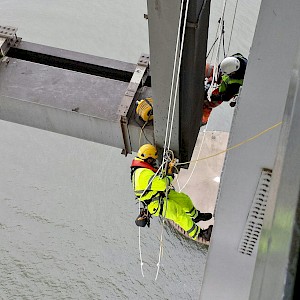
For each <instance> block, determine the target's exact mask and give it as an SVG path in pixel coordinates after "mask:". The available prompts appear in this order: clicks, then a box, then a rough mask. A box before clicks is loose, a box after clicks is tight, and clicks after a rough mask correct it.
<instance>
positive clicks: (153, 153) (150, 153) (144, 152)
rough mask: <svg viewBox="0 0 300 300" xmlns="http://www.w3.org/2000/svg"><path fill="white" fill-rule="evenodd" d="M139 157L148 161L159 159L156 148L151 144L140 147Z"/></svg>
mask: <svg viewBox="0 0 300 300" xmlns="http://www.w3.org/2000/svg"><path fill="white" fill-rule="evenodd" d="M137 157H138V158H140V159H147V158H149V157H151V158H154V159H157V158H158V153H157V149H156V147H155V146H153V145H151V144H145V145H143V146H142V147H140V149H139V151H138V154H137Z"/></svg>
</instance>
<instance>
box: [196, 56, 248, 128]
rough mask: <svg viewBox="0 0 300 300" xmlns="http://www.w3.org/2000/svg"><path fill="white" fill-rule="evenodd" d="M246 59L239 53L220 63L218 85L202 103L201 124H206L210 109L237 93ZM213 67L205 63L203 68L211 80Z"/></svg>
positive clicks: (241, 81) (243, 73) (233, 103)
mask: <svg viewBox="0 0 300 300" xmlns="http://www.w3.org/2000/svg"><path fill="white" fill-rule="evenodd" d="M247 63H248V60H247V59H246V58H245V57H244V56H243V55H242V54H240V53H236V54H233V55H232V56H228V57H226V58H224V59H223V60H222V62H221V64H220V75H221V76H219V78H218V80H217V81H218V83H219V86H218V88H217V89H215V90H214V91H213V92H212V94H211V96H210V101H208V100H207V99H205V100H204V105H203V117H202V124H206V123H207V121H208V118H209V116H210V113H211V111H212V110H213V109H214V108H215V107H217V106H219V105H220V104H221V103H223V102H224V101H225V102H228V101H230V100H231V99H232V98H234V97H236V96H237V95H238V93H239V89H240V87H241V86H242V85H243V83H244V77H245V72H246V67H247ZM212 72H213V68H212V67H211V66H210V65H209V64H207V66H206V70H205V76H206V77H207V78H208V81H210V82H209V83H208V84H207V86H208V87H209V84H211V81H212ZM235 104H236V102H235V101H231V102H230V103H229V105H230V106H231V107H234V106H235Z"/></svg>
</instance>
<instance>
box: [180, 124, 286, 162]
mask: <svg viewBox="0 0 300 300" xmlns="http://www.w3.org/2000/svg"><path fill="white" fill-rule="evenodd" d="M281 124H282V121H281V122H278V123H277V124H275V125H273V126H271V127H269V128H267V129H265V130H263V131H261V132H260V133H258V134H256V135H254V136H252V137H250V138H248V139H246V140H244V141H242V142H240V143H239V144H236V145H234V146H232V147H229V148H227V149H225V150H223V151H220V152H218V153H215V154H212V155H209V156H206V157H202V158H199V159H197V160H191V161H187V162H183V163H178V164H176V165H177V166H179V165H185V164H188V163H192V162H196V161H200V160H205V159H208V158H212V157H215V156H218V155H220V154H223V153H226V152H228V151H230V150H232V149H235V148H238V147H240V146H242V145H244V144H246V143H248V142H250V141H253V140H254V139H256V138H258V137H259V136H261V135H263V134H265V133H267V132H268V131H270V130H272V129H274V128H276V127H277V126H279V125H281Z"/></svg>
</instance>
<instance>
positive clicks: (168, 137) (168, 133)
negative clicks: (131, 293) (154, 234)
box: [155, 0, 189, 280]
mask: <svg viewBox="0 0 300 300" xmlns="http://www.w3.org/2000/svg"><path fill="white" fill-rule="evenodd" d="M188 8H189V0H187V2H186V7H185V13H184V21H183V30H182V35H181V43H180V51H179V57H178V67H177V71H176V72H175V70H176V61H177V55H178V54H176V53H178V45H179V37H180V26H181V18H182V17H181V16H182V11H183V1H181V9H180V18H179V19H180V23H179V24H178V28H177V41H176V50H175V58H174V65H173V74H172V83H171V87H172V88H171V92H170V100H169V110H168V121H167V129H166V136H165V144H164V152H163V162H162V165H165V168H166V170H165V174H167V171H168V170H167V162H169V161H168V160H167V159H166V154H167V151H170V143H171V137H172V130H173V123H174V115H175V106H176V94H177V91H178V85H179V73H180V67H181V61H182V52H183V44H184V37H185V29H186V22H187V13H188ZM175 73H176V85H175V91H174V93H173V91H172V90H173V87H174V79H175ZM171 95H172V97H173V100H172V97H171ZM171 110H172V117H171V121H170V112H171ZM169 123H170V125H169ZM169 127H170V129H169ZM167 140H168V141H167ZM172 153H173V152H172ZM168 156H169V154H168ZM168 159H169V160H170V157H168ZM165 201H166V206H165V214H164V216H163V221H162V226H161V237H160V247H159V256H158V263H157V271H156V277H155V280H157V277H158V274H159V270H160V261H161V257H162V254H163V232H164V224H165V215H166V211H167V205H168V191H166V198H165Z"/></svg>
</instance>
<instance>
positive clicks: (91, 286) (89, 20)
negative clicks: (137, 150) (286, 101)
mask: <svg viewBox="0 0 300 300" xmlns="http://www.w3.org/2000/svg"><path fill="white" fill-rule="evenodd" d="M227 2H228V3H227V10H228V19H227V20H228V23H225V24H226V26H227V27H228V33H229V32H230V29H231V24H232V23H231V22H232V16H233V11H234V6H235V3H236V1H227ZM259 4H260V1H258V0H255V1H246V0H240V1H239V6H238V11H237V17H236V21H235V27H234V28H235V29H234V34H233V36H232V42H231V51H232V53H233V52H242V53H244V54H245V55H248V54H249V50H251V49H250V46H251V41H252V37H253V33H254V29H255V22H256V18H257V12H258V9H259ZM222 5H223V1H217V0H213V1H212V8H211V27H210V43H211V41H213V39H214V35H215V28H216V26H217V20H218V18H219V16H220V14H221V9H222ZM144 13H147V3H146V1H145V0H110V1H108V0H106V1H105V0H89V1H83V0H72V1H71V0H60V1H59V0H26V1H19V0H8V1H4V0H0V15H1V18H0V20H1V21H0V24H1V25H11V26H16V27H18V28H19V31H18V35H19V36H21V37H22V38H23V40H25V41H29V42H35V43H40V44H45V45H49V46H53V47H59V48H64V49H68V50H73V51H78V52H84V53H88V54H93V55H97V56H102V57H108V58H113V59H117V60H121V61H127V62H132V63H135V62H136V61H137V59H138V57H139V55H140V54H141V53H148V52H149V50H148V49H149V47H148V33H147V21H146V20H145V19H144ZM227 27H226V28H227ZM226 30H227V29H226ZM0 101H1V91H0ZM228 107H229V106H228V105H227V106H225V104H224V105H223V104H222V105H221V106H220V107H219V108H218V109H216V112H214V114H213V115H212V121H211V123H210V126H211V129H214V130H225V131H228V130H229V129H230V120H231V114H232V109H229V108H228ZM0 108H1V102H0ZM132 158H133V155H128V157H124V156H123V155H121V150H120V149H116V148H112V147H108V146H104V145H100V144H95V143H92V142H88V141H84V140H79V139H76V138H71V137H67V136H63V135H59V134H54V133H51V132H46V131H42V130H38V129H34V128H30V127H26V126H21V125H18V124H13V123H9V122H5V121H0V299H5V300H6V299H8V300H11V299H28V300H30V299H82V300H84V299H141V298H142V299H198V297H199V293H200V288H201V282H202V279H203V273H204V268H205V261H206V255H207V251H208V249H207V247H206V246H203V245H200V244H197V243H194V242H193V241H191V240H188V239H186V238H184V237H182V236H181V235H180V234H179V233H177V232H176V231H175V230H173V229H172V228H169V227H165V229H164V239H163V257H162V261H161V265H160V272H159V275H158V279H157V281H155V280H154V278H155V275H156V271H157V263H158V255H159V247H160V244H159V240H160V233H161V223H160V222H159V220H158V219H152V224H151V227H150V228H149V229H148V228H143V229H142V230H141V248H142V258H143V263H144V264H143V270H144V275H145V277H142V274H141V269H140V265H141V263H140V257H139V240H138V228H137V227H136V226H135V224H134V219H135V217H136V215H137V213H138V206H137V205H136V204H135V200H134V195H133V192H132V189H131V183H130V176H129V166H130V163H131V160H132ZM203 199H205V195H203Z"/></svg>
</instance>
